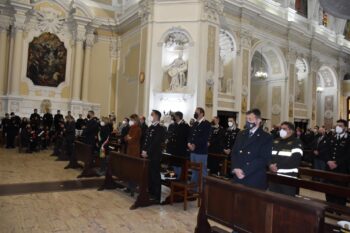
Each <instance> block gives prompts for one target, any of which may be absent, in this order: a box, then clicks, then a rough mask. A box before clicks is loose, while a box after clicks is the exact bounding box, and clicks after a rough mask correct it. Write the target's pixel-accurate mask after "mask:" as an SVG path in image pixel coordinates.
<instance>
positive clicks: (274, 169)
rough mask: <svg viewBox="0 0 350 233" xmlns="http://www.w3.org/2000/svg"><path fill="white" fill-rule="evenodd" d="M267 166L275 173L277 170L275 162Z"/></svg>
mask: <svg viewBox="0 0 350 233" xmlns="http://www.w3.org/2000/svg"><path fill="white" fill-rule="evenodd" d="M269 168H270V171H271V172H274V173H276V172H277V170H278V168H277V164H276V163H273V164H271V165H270V167H269Z"/></svg>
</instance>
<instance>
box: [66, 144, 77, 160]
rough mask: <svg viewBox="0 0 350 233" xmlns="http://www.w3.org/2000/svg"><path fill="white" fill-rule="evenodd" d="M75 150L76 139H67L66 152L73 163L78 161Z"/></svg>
mask: <svg viewBox="0 0 350 233" xmlns="http://www.w3.org/2000/svg"><path fill="white" fill-rule="evenodd" d="M73 150H74V140H66V153H67V156H68V159H69V161H70V162H71V163H76V158H75V156H74V153H73Z"/></svg>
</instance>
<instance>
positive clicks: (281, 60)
mask: <svg viewBox="0 0 350 233" xmlns="http://www.w3.org/2000/svg"><path fill="white" fill-rule="evenodd" d="M257 51H258V52H259V53H261V52H262V55H263V57H264V59H265V60H266V62H267V64H268V66H269V68H270V69H271V70H270V71H271V76H279V77H280V76H282V77H283V78H286V77H287V75H286V73H287V72H286V71H287V62H286V59H285V57H284V55H283V52H282V51H281V49H280V48H279V47H277V46H274V45H273V44H272V43H271V42H269V41H268V42H267V41H259V42H257V43H255V44H254V45H253V47H252V49H251V53H250V57H251V58H253V56H254V53H255V52H257ZM273 61H274V62H275V61H278V67H277V65H276V64H272V62H273Z"/></svg>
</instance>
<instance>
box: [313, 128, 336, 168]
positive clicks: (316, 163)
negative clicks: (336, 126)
mask: <svg viewBox="0 0 350 233" xmlns="http://www.w3.org/2000/svg"><path fill="white" fill-rule="evenodd" d="M318 135H319V136H318V137H317V138H315V140H314V141H313V143H312V152H313V156H314V159H313V168H314V169H318V170H325V169H326V162H327V159H328V156H329V154H330V153H331V145H330V141H329V138H328V136H327V135H326V129H325V128H324V126H322V127H320V128H319V129H318Z"/></svg>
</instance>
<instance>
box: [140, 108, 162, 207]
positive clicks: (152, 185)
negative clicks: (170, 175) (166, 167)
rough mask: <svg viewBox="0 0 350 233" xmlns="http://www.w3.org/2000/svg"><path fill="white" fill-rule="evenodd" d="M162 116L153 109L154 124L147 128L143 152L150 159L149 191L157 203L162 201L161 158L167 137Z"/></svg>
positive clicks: (152, 120)
mask: <svg viewBox="0 0 350 233" xmlns="http://www.w3.org/2000/svg"><path fill="white" fill-rule="evenodd" d="M161 116H162V114H161V113H160V112H159V111H157V110H153V111H152V113H151V117H150V120H151V122H152V124H151V125H150V127H149V128H148V130H147V133H146V138H145V144H144V145H143V149H142V153H141V156H142V157H143V158H148V159H149V169H148V171H149V175H148V192H149V194H150V196H151V198H152V199H153V200H154V201H156V202H157V203H160V198H161V178H160V159H161V156H162V143H163V141H164V138H165V128H164V127H163V126H161V125H160V122H159V121H160V118H161Z"/></svg>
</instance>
